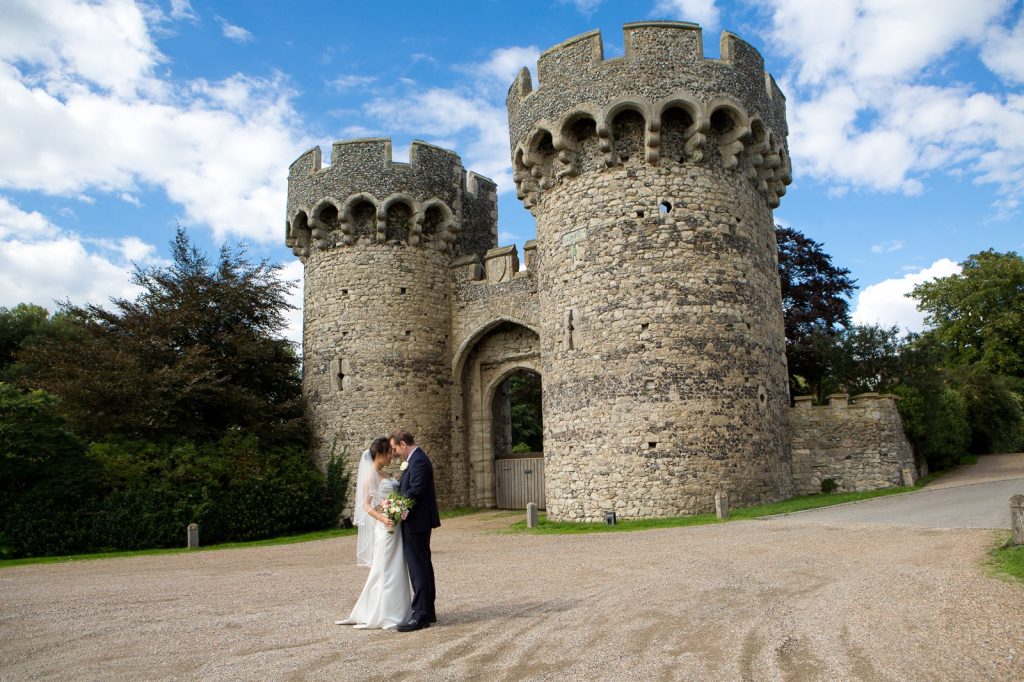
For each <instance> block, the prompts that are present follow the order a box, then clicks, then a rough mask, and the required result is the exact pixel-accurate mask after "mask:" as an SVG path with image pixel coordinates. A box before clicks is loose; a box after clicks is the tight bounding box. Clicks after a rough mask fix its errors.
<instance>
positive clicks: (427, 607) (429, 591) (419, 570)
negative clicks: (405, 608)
mask: <svg viewBox="0 0 1024 682" xmlns="http://www.w3.org/2000/svg"><path fill="white" fill-rule="evenodd" d="M402 548H403V551H404V553H405V563H406V564H407V565H408V566H409V580H410V581H411V582H412V617H413V618H415V619H417V620H423V619H430V620H432V619H434V618H436V613H435V611H434V601H435V599H436V597H437V591H436V589H435V587H434V565H433V564H432V563H431V561H430V530H429V529H427V530H426V531H423V532H421V533H411V532H405V533H402Z"/></svg>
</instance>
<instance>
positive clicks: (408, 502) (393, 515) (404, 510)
mask: <svg viewBox="0 0 1024 682" xmlns="http://www.w3.org/2000/svg"><path fill="white" fill-rule="evenodd" d="M414 504H416V502H415V501H414V500H412V499H410V498H408V497H406V496H405V495H403V494H402V493H400V492H393V493H391V494H390V495H388V496H387V497H385V498H384V499H383V500H381V501H380V506H378V507H377V510H378V511H379V512H380V513H381V514H383V515H384V516H386V517H388V518H389V519H391V523H392V524H393V525H392V526H391V528H389V529H388V533H394V532H395V526H397V525H398V524H399V523H401V522H402V521H405V518H406V517H407V516H409V510H410V509H412V506H413V505H414Z"/></svg>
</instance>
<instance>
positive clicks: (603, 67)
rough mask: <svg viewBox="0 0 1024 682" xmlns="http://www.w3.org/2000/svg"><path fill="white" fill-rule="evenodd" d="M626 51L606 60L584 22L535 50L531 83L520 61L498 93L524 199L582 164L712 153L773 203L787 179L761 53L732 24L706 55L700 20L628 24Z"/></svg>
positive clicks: (774, 100) (775, 92)
mask: <svg viewBox="0 0 1024 682" xmlns="http://www.w3.org/2000/svg"><path fill="white" fill-rule="evenodd" d="M623 31H624V36H623V37H624V43H625V55H624V56H622V57H618V58H615V59H605V58H604V56H603V51H602V41H601V34H600V32H599V31H592V32H590V33H585V34H583V35H580V36H577V37H575V38H571V39H569V40H567V41H565V42H563V43H561V44H560V45H557V46H555V47H553V48H551V49H550V50H547V51H546V52H544V53H543V54H542V55H541V56H540V58H539V59H538V62H537V74H538V81H539V85H538V87H537V89H536V90H534V89H533V85H532V82H531V79H530V73H529V71H527V70H526V69H525V68H524V69H523V70H522V71H521V72H520V74H519V76H518V78H517V79H516V81H515V82H514V83H513V84H512V87H511V88H510V90H509V94H508V98H507V100H506V103H507V106H508V110H509V133H510V137H511V145H512V161H513V170H514V172H515V173H514V179H515V181H516V187H517V191H518V193H519V196H520V197H521V198H522V199H523V201H524V204H525V205H526V207H527V208H529V209H531V210H534V207H535V205H536V204H537V203H538V202H539V201H540V200H541V199H542V197H543V195H544V193H545V191H546V190H548V189H550V188H551V187H552V186H554V185H555V184H557V183H559V182H561V181H562V180H563V178H565V177H571V176H574V175H576V174H578V173H580V172H585V170H586V168H587V167H588V166H590V165H592V164H597V165H607V166H616V165H620V164H623V163H629V162H630V161H632V162H634V163H635V162H636V161H637V160H640V161H642V162H645V163H650V164H662V165H671V164H676V163H679V164H684V165H685V164H691V163H702V162H703V163H717V164H721V165H722V166H724V167H725V168H727V169H731V170H732V171H733V172H736V173H739V174H741V175H742V176H744V177H746V178H747V179H748V180H749V181H750V183H751V184H752V185H753V186H754V188H755V189H756V190H757V191H758V192H759V193H760V194H761V196H762V197H763V198H764V199H765V201H767V203H768V204H769V205H770V206H772V207H775V206H777V205H778V204H779V198H780V197H781V196H782V195H783V194H785V191H786V189H785V188H786V185H788V184H789V183H790V182H792V170H791V162H790V159H789V152H788V147H787V143H786V138H787V136H788V128H787V125H786V106H785V97H783V95H782V93H781V91H780V90H779V88H778V86H777V85H776V84H775V81H774V80H773V79H772V78H771V76H769V75H768V74H766V73H765V71H764V62H763V60H762V58H761V56H760V54H758V52H757V51H756V50H755V49H754V48H752V47H751V46H750V45H749V44H747V43H746V42H744V41H743V40H741V39H740V38H738V37H737V36H735V35H733V34H731V33H727V32H726V33H723V34H722V37H721V55H722V56H721V59H705V58H704V55H703V46H702V38H701V35H702V34H701V29H700V27H699V26H697V25H696V24H690V23H683V22H667V21H659V22H641V23H634V24H626V26H625V27H624V29H623Z"/></svg>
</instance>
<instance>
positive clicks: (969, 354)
mask: <svg viewBox="0 0 1024 682" xmlns="http://www.w3.org/2000/svg"><path fill="white" fill-rule="evenodd" d="M961 268H962V269H961V272H960V274H956V275H950V276H948V277H940V278H938V279H935V280H933V281H931V282H925V283H924V284H919V285H917V286H916V287H914V290H913V292H911V294H910V296H911V297H913V298H915V299H917V301H918V303H917V308H918V310H921V311H922V312H924V313H925V322H926V323H927V324H928V325H930V326H931V327H932V329H931V330H930V331H931V333H932V334H934V336H935V338H936V340H937V341H938V343H939V344H940V346H941V347H942V348H943V350H944V352H945V355H946V361H947V362H949V363H950V364H952V365H958V366H968V365H975V364H976V365H980V366H982V367H984V368H985V369H987V370H989V371H990V372H993V373H995V374H1003V375H1007V376H1011V377H1016V378H1018V379H1022V378H1024V259H1022V258H1021V257H1020V256H1019V255H1017V253H1015V252H1013V251H1010V252H1008V253H998V252H996V251H993V250H992V249H989V250H987V251H982V252H981V253H976V254H973V255H971V256H969V257H968V258H967V260H965V261H964V262H963V263H962V264H961Z"/></svg>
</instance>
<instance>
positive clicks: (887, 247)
mask: <svg viewBox="0 0 1024 682" xmlns="http://www.w3.org/2000/svg"><path fill="white" fill-rule="evenodd" d="M903 246H904V242H903V240H901V239H896V240H893V241H891V242H882V243H881V244H872V245H871V253H892V252H893V251H899V250H900V249H902V248H903Z"/></svg>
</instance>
